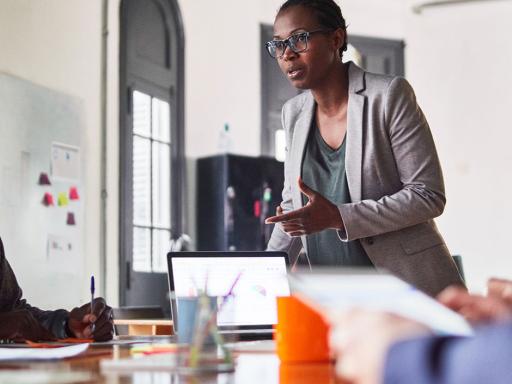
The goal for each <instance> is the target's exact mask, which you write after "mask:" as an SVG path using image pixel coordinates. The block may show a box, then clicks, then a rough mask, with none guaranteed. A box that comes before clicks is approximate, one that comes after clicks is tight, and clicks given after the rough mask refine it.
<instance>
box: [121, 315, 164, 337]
mask: <svg viewBox="0 0 512 384" xmlns="http://www.w3.org/2000/svg"><path fill="white" fill-rule="evenodd" d="M114 325H126V326H128V335H131V336H136V335H153V336H154V335H172V334H173V328H172V320H165V319H153V320H152V319H127V320H125V319H114Z"/></svg>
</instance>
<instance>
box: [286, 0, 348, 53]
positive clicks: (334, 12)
mask: <svg viewBox="0 0 512 384" xmlns="http://www.w3.org/2000/svg"><path fill="white" fill-rule="evenodd" d="M296 6H302V7H306V8H309V9H311V10H312V11H313V13H314V15H315V16H316V18H317V20H318V22H319V23H320V25H321V26H322V27H324V28H326V29H332V30H335V29H338V28H341V29H343V30H344V31H345V36H346V32H347V23H346V21H345V18H344V17H343V14H342V13H341V8H340V7H339V5H338V4H336V2H335V1H334V0H287V1H285V2H284V3H283V5H281V7H280V8H279V11H278V14H279V13H281V12H282V11H284V10H285V9H288V8H291V7H296ZM346 50H347V39H346V38H345V41H344V43H343V46H342V47H341V48H340V51H339V53H340V57H341V55H342V54H343V52H344V51H346Z"/></svg>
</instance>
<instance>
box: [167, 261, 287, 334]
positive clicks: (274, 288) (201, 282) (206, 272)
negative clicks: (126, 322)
mask: <svg viewBox="0 0 512 384" xmlns="http://www.w3.org/2000/svg"><path fill="white" fill-rule="evenodd" d="M167 265H168V269H169V289H170V292H171V295H170V297H171V313H172V319H173V322H174V324H175V327H176V329H177V328H178V327H179V319H178V308H177V305H178V303H177V300H176V298H179V297H194V296H197V295H198V291H200V290H204V289H205V287H206V292H207V294H208V296H217V297H223V296H225V295H227V294H228V292H229V291H230V289H231V287H232V286H233V285H234V288H233V296H232V297H231V298H230V299H229V300H228V301H227V302H226V303H225V305H224V306H222V308H219V312H218V314H217V326H218V329H219V331H220V332H221V333H224V334H236V335H237V337H238V338H239V339H243V340H249V339H268V338H271V337H272V333H273V328H272V326H273V325H274V324H276V323H277V302H276V297H278V296H289V295H290V287H289V284H288V278H287V267H288V255H287V254H286V253H285V252H169V253H168V254H167ZM235 281H236V284H234V283H235Z"/></svg>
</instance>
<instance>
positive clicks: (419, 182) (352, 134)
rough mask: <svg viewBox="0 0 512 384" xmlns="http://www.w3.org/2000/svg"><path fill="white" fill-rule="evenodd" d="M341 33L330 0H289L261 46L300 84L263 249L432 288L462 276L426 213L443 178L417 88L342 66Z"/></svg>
mask: <svg viewBox="0 0 512 384" xmlns="http://www.w3.org/2000/svg"><path fill="white" fill-rule="evenodd" d="M346 37H347V35H346V23H345V20H344V18H343V15H342V13H341V10H340V8H339V6H338V5H337V4H336V3H335V2H334V0H288V1H286V2H285V3H284V4H283V5H282V6H281V8H280V9H279V12H278V14H277V16H276V19H275V22H274V38H273V40H272V41H269V42H268V43H267V44H266V47H267V49H268V52H269V53H270V55H271V56H272V57H274V58H276V59H277V62H278V64H279V67H280V68H281V70H282V71H283V73H284V75H285V76H286V77H287V78H288V80H289V81H290V82H291V84H292V85H293V86H295V87H296V88H298V89H301V90H307V91H306V92H303V93H302V94H300V95H298V96H296V97H294V98H293V99H291V100H289V101H288V102H287V103H286V104H285V105H284V106H283V111H282V124H283V127H284V129H285V132H286V146H287V148H286V160H285V184H284V189H283V202H282V203H281V205H280V207H278V209H277V214H276V216H274V217H271V218H269V219H267V223H269V224H270V223H277V224H278V225H276V226H275V228H274V232H273V233H272V237H271V238H270V241H269V244H268V249H269V250H280V251H287V252H288V254H289V256H290V259H291V260H292V262H296V260H297V256H298V253H299V251H300V248H301V246H302V247H303V248H304V250H305V251H306V257H307V258H308V263H310V265H312V266H315V265H332V266H370V267H372V266H373V267H376V268H378V269H385V270H387V271H390V272H392V273H393V274H395V275H397V276H398V277H400V278H402V279H403V280H405V281H407V282H409V283H411V284H413V285H415V286H416V287H418V288H419V289H421V290H423V291H425V292H426V293H428V294H430V295H435V294H437V293H439V292H440V291H441V290H442V289H444V288H445V287H446V286H448V285H451V284H463V282H462V280H461V278H460V275H459V273H458V271H457V268H456V266H455V263H454V262H453V260H452V258H451V256H450V253H449V251H448V249H447V247H446V245H445V242H444V240H443V238H442V236H441V234H440V233H439V232H438V230H437V227H436V225H435V223H434V221H433V218H434V217H436V216H439V215H440V214H441V213H442V212H443V209H444V205H445V201H446V200H445V195H444V184H443V176H442V172H441V167H440V164H439V159H438V157H437V153H436V148H435V145H434V141H433V138H432V135H431V133H430V129H429V126H428V124H427V121H426V120H425V117H424V115H423V113H422V111H421V109H420V108H419V106H418V104H417V103H416V98H415V95H414V91H413V90H412V88H411V86H410V85H409V83H408V82H407V81H406V80H405V79H403V78H401V77H390V76H383V75H377V74H373V73H369V72H365V71H364V70H362V69H361V68H359V67H357V66H356V65H355V64H354V63H352V62H350V63H347V64H344V63H343V62H342V55H343V52H344V51H345V50H346V48H347V43H346ZM301 240H302V241H301Z"/></svg>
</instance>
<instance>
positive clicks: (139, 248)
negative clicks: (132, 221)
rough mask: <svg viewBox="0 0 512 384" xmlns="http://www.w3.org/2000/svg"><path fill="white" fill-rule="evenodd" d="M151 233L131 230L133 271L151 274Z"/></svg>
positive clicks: (138, 229)
mask: <svg viewBox="0 0 512 384" xmlns="http://www.w3.org/2000/svg"><path fill="white" fill-rule="evenodd" d="M150 236H151V231H150V230H149V229H146V228H137V227H134V228H133V270H134V271H136V272H151V238H150Z"/></svg>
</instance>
